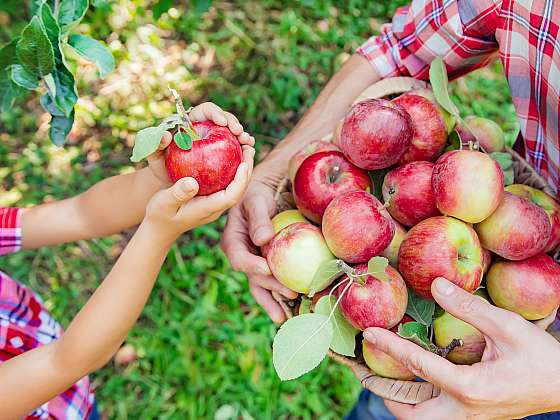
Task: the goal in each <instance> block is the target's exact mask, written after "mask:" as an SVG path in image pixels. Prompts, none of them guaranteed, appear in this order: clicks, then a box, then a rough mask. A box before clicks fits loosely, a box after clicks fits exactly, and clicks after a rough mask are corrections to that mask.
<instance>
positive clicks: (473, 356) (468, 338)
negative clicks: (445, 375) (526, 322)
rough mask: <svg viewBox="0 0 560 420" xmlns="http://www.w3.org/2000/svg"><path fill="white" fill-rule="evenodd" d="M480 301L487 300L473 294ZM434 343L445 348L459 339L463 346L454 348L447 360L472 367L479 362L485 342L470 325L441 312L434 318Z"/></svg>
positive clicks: (482, 336)
mask: <svg viewBox="0 0 560 420" xmlns="http://www.w3.org/2000/svg"><path fill="white" fill-rule="evenodd" d="M475 294H476V295H478V296H479V297H480V299H484V300H488V299H486V298H485V297H484V294H482V293H479V292H478V291H477V292H475ZM433 328H434V339H435V340H434V341H435V343H436V345H437V346H438V347H447V346H448V345H449V344H450V343H451V341H452V340H453V339H454V338H457V339H460V340H462V342H463V345H461V346H458V347H455V348H454V349H453V350H451V351H450V352H449V354H448V355H447V358H448V359H449V360H450V361H452V362H453V363H456V364H458V365H472V364H473V363H477V362H480V359H482V354H483V353H484V348H485V347H486V340H485V339H484V335H483V334H482V333H481V332H480V331H478V330H477V329H476V328H475V327H473V326H472V325H470V324H468V323H466V322H465V321H463V320H461V319H459V318H455V317H454V316H453V315H451V314H450V313H449V312H445V311H442V314H441V315H439V316H437V317H436V318H434V323H433Z"/></svg>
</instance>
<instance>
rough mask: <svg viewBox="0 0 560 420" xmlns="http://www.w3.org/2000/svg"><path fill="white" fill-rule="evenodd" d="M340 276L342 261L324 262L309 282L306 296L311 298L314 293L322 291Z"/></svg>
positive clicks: (342, 269) (342, 267) (342, 268)
mask: <svg viewBox="0 0 560 420" xmlns="http://www.w3.org/2000/svg"><path fill="white" fill-rule="evenodd" d="M342 274H344V261H342V260H337V259H332V260H329V261H325V262H324V263H322V264H321V265H320V266H319V268H317V271H316V272H315V275H314V276H313V279H312V280H311V284H310V285H309V295H308V296H309V297H313V295H314V294H315V293H317V292H320V291H321V290H323V289H324V288H325V287H327V286H328V285H329V284H331V283H332V282H333V281H334V280H335V279H337V278H338V277H340V276H341V275H342Z"/></svg>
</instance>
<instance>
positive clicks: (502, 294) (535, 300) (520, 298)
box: [486, 254, 560, 321]
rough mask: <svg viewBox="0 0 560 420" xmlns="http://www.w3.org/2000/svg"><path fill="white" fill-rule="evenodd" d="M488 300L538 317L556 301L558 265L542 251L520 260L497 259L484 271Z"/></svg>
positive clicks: (558, 295) (559, 297) (559, 277)
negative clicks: (485, 272)
mask: <svg viewBox="0 0 560 420" xmlns="http://www.w3.org/2000/svg"><path fill="white" fill-rule="evenodd" d="M486 288H487V290H488V294H489V295H490V298H491V299H492V302H494V304H495V305H496V306H499V307H500V308H503V309H507V310H509V311H512V312H516V313H518V314H519V315H521V316H522V317H523V318H525V319H528V320H531V321H533V320H537V319H542V318H544V317H546V316H548V315H549V314H550V313H551V312H552V311H553V310H554V309H556V308H557V307H558V305H560V266H559V265H558V264H557V263H556V261H554V260H553V259H552V258H551V257H549V256H548V255H546V254H539V255H536V256H534V257H531V258H527V259H526V260H523V261H497V262H495V263H494V264H492V267H490V271H488V274H486Z"/></svg>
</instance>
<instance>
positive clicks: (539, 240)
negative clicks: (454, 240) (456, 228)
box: [474, 192, 551, 261]
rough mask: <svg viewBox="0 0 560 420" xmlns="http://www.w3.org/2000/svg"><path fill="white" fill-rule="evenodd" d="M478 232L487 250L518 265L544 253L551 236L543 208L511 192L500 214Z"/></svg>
mask: <svg viewBox="0 0 560 420" xmlns="http://www.w3.org/2000/svg"><path fill="white" fill-rule="evenodd" d="M474 229H475V230H476V233H478V237H479V238H480V243H481V244H482V246H483V247H484V248H486V249H488V250H490V251H492V252H494V253H495V254H498V255H499V256H501V257H504V258H507V259H508V260H516V261H517V260H524V259H525V258H529V257H532V256H534V255H537V254H540V253H541V252H543V251H544V250H545V249H546V246H547V244H548V241H549V240H550V233H551V226H550V220H549V218H548V215H547V214H546V212H545V211H544V210H543V209H542V208H540V207H539V206H537V205H536V204H534V203H532V202H530V201H529V200H525V199H524V198H521V197H518V196H517V195H514V194H512V193H509V192H505V193H504V196H503V199H502V202H501V203H500V205H499V206H498V208H497V209H496V211H494V213H492V214H491V215H490V217H488V218H486V219H485V220H484V221H483V222H481V223H478V224H477V225H475V226H474Z"/></svg>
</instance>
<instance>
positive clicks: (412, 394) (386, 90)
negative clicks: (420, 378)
mask: <svg viewBox="0 0 560 420" xmlns="http://www.w3.org/2000/svg"><path fill="white" fill-rule="evenodd" d="M428 86H429V85H428V84H427V83H426V82H422V81H419V80H416V79H412V78H407V77H396V78H391V79H385V80H382V81H381V82H378V83H376V84H374V85H372V86H370V87H369V88H367V89H366V90H365V91H364V92H363V93H362V94H361V95H360V96H359V97H358V98H357V99H356V101H355V102H358V101H361V100H364V99H368V98H382V97H387V96H390V95H396V94H399V93H403V92H407V91H409V90H412V89H418V88H425V87H428ZM331 137H332V134H331V135H329V136H326V137H325V138H324V139H325V140H328V139H330V138H331ZM507 152H508V153H510V154H511V155H512V161H513V170H514V180H515V182H516V183H519V184H525V185H529V186H531V187H534V188H538V189H540V190H542V191H544V192H546V193H548V194H551V195H552V196H554V195H555V194H554V191H553V190H552V188H550V186H549V185H548V184H547V182H546V181H545V180H544V179H543V178H542V177H541V176H540V175H539V174H538V173H537V172H535V170H534V169H533V168H532V167H531V166H530V165H529V164H528V163H527V162H526V161H525V160H524V159H523V158H522V157H521V156H520V155H519V154H518V153H516V152H515V151H514V150H512V149H509V148H508V149H507ZM275 201H276V205H277V209H278V211H283V210H288V209H293V208H295V207H296V206H295V202H294V198H293V195H292V191H291V184H290V181H289V180H288V178H284V179H283V180H281V181H280V183H279V184H278V186H277V189H276V196H275ZM559 254H560V253H556V255H554V258H555V259H556V260H557V261H560V258H559V257H560V255H559ZM273 295H274V297H275V299H276V300H277V301H278V302H279V303H280V305H281V306H282V308H283V310H284V312H285V313H286V316H287V317H288V318H292V317H293V316H294V315H297V313H298V309H299V300H298V299H296V300H292V301H286V300H285V299H284V298H283V297H281V296H280V295H278V294H276V293H273ZM555 315H556V312H555V313H554V314H551V315H550V316H549V317H547V318H546V319H544V320H540V321H538V322H537V325H539V326H540V327H541V328H543V329H546V328H547V327H548V325H549V324H550V323H551V322H552V321H553V320H554V317H555ZM358 339H359V338H358ZM359 349H361V346H359V345H357V346H356V350H357V355H356V357H352V358H351V357H346V356H341V355H339V354H337V353H334V352H332V351H330V350H329V353H328V355H329V357H330V358H331V359H333V360H335V361H336V362H338V363H341V364H343V365H345V366H347V367H348V368H350V369H351V370H352V372H353V373H354V375H355V376H356V377H357V378H358V380H359V381H360V382H361V384H362V386H363V387H364V388H366V389H368V390H370V391H371V392H373V393H375V394H377V395H379V396H380V397H382V398H384V399H389V400H393V401H397V402H402V403H408V404H417V403H420V402H423V401H426V400H428V399H431V398H433V397H436V396H437V395H439V392H440V391H439V389H438V388H437V387H436V386H435V385H433V384H431V383H429V382H417V381H401V380H395V379H388V378H382V377H380V376H377V375H375V374H374V373H372V371H371V370H370V369H369V368H368V367H367V365H366V364H365V362H364V360H363V358H362V355H361V354H359Z"/></svg>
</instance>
